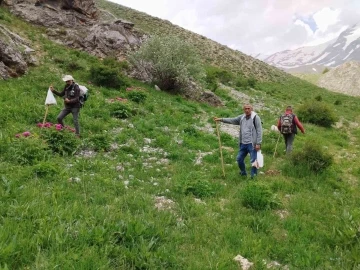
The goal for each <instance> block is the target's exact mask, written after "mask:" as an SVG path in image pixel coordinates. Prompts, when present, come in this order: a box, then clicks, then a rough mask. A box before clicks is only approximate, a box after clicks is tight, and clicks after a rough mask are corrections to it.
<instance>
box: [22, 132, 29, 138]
mask: <svg viewBox="0 0 360 270" xmlns="http://www.w3.org/2000/svg"><path fill="white" fill-rule="evenodd" d="M22 135H23V136H24V137H29V136H30V135H31V133H30V132H29V131H25V132H23V134H22Z"/></svg>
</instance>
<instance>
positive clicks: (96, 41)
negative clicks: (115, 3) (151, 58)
mask: <svg viewBox="0 0 360 270" xmlns="http://www.w3.org/2000/svg"><path fill="white" fill-rule="evenodd" d="M5 1H6V4H7V5H9V7H10V11H11V12H12V13H13V14H15V15H16V16H19V17H22V18H24V19H25V20H26V21H28V22H31V23H33V24H38V25H42V26H45V27H47V32H46V33H47V35H48V36H49V38H50V39H52V40H53V41H55V42H57V43H60V44H64V45H66V46H68V47H71V48H75V49H81V50H83V51H86V52H88V53H90V54H92V55H94V56H97V57H100V58H104V57H106V56H115V57H117V58H118V59H119V60H124V59H126V55H127V53H128V51H129V50H133V49H136V48H138V47H139V46H140V44H141V42H142V39H143V35H142V34H140V33H138V32H137V31H135V30H134V29H133V27H134V24H133V23H132V22H129V21H126V20H123V19H119V18H116V17H115V16H114V15H112V14H110V15H111V16H112V18H113V21H112V22H101V21H99V18H101V17H102V16H101V15H102V13H103V12H105V11H100V10H97V9H96V6H95V2H94V1H93V0H82V1H81V0H72V1H70V0H61V1H58V0H37V1H36V0H5ZM107 13H109V12H107ZM107 15H108V16H110V15H109V14H107Z"/></svg>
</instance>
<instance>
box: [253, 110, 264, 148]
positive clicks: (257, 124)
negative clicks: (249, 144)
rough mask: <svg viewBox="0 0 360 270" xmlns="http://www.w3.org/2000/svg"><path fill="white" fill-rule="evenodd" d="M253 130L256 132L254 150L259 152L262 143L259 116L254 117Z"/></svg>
mask: <svg viewBox="0 0 360 270" xmlns="http://www.w3.org/2000/svg"><path fill="white" fill-rule="evenodd" d="M255 130H256V142H255V148H256V150H260V147H261V143H262V133H263V132H262V124H261V119H260V117H259V115H256V118H255Z"/></svg>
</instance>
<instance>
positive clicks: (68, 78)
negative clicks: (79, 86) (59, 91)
mask: <svg viewBox="0 0 360 270" xmlns="http://www.w3.org/2000/svg"><path fill="white" fill-rule="evenodd" d="M62 80H63V81H64V82H66V81H74V78H73V77H72V76H71V75H65V76H64V77H63V78H62Z"/></svg>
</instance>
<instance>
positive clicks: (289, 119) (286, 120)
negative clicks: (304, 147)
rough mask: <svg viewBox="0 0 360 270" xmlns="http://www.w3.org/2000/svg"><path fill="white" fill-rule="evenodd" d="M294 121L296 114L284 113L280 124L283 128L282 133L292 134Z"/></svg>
mask: <svg viewBox="0 0 360 270" xmlns="http://www.w3.org/2000/svg"><path fill="white" fill-rule="evenodd" d="M293 123H294V115H293V114H292V113H291V114H286V113H285V114H283V115H281V116H280V124H281V129H280V132H281V133H282V134H291V133H293V130H294V129H293V126H294V125H293Z"/></svg>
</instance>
